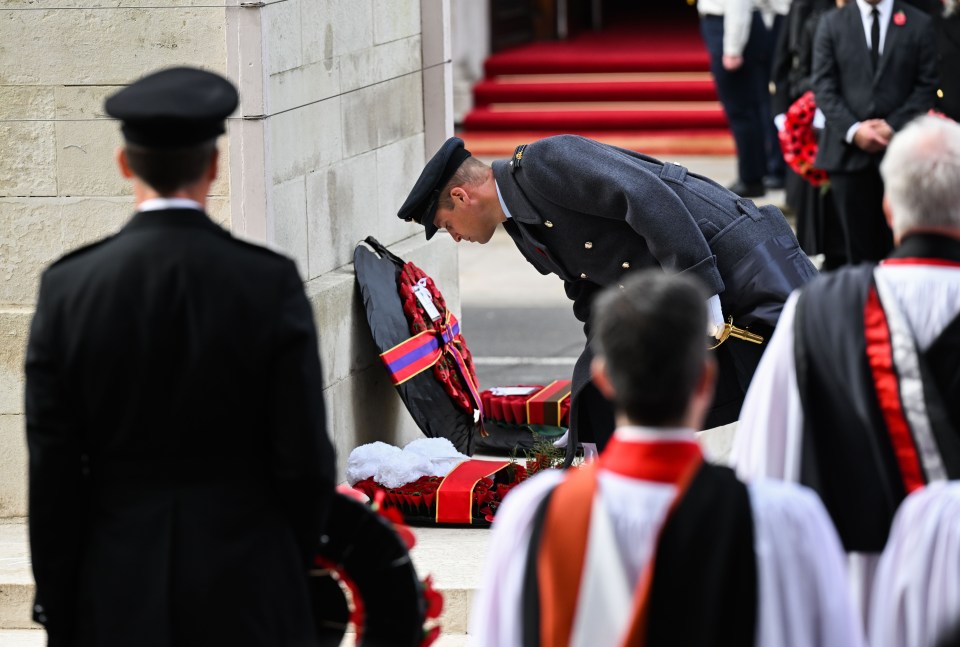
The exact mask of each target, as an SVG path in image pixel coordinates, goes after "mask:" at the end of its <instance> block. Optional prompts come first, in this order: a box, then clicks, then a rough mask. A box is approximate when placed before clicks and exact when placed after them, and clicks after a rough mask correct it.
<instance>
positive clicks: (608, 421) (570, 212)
mask: <svg viewBox="0 0 960 647" xmlns="http://www.w3.org/2000/svg"><path fill="white" fill-rule="evenodd" d="M397 215H398V216H399V217H400V218H402V219H404V220H412V221H416V222H419V223H420V224H422V225H423V226H424V228H425V230H426V237H427V239H428V240H429V239H430V238H431V237H432V236H433V235H434V234H435V233H436V232H437V230H438V229H445V230H446V231H447V232H448V233H449V234H450V235H451V236H452V237H453V239H454V240H455V241H457V242H460V241H461V240H467V241H469V242H475V243H481V244H483V243H486V242H488V241H489V240H490V238H491V237H492V236H493V233H494V231H495V230H496V228H497V227H498V226H499V225H501V224H502V225H503V226H504V228H505V229H506V230H507V232H508V233H509V234H510V237H511V238H512V239H513V241H514V243H515V244H516V245H517V248H518V249H519V250H520V252H521V253H522V254H523V255H524V257H525V258H526V259H527V260H528V261H529V262H530V263H531V264H532V265H533V266H534V267H535V268H536V269H537V270H538V271H539V272H540V273H542V274H549V273H552V274H556V275H557V276H559V277H560V278H561V279H563V281H564V287H565V289H566V293H567V296H568V297H569V298H570V299H571V300H572V301H573V312H574V315H575V316H576V317H577V318H578V319H579V320H580V321H582V322H583V323H584V332H585V334H586V336H587V339H588V340H589V338H590V308H591V303H592V301H593V298H594V296H595V295H596V294H597V293H598V292H599V291H600V290H601V289H602V288H603V287H605V286H608V285H615V284H619V283H620V282H622V277H623V275H625V274H626V273H628V272H630V271H632V270H636V269H641V268H649V267H660V268H662V269H663V270H664V271H665V272H672V273H678V272H686V273H689V274H693V275H694V276H697V277H698V278H700V279H701V280H702V281H703V283H704V284H705V285H706V287H707V289H708V291H709V293H710V294H711V295H712V296H711V297H710V299H709V301H708V311H709V312H710V322H711V323H710V326H709V330H708V331H707V332H708V334H710V335H713V336H715V337H717V338H721V337H722V336H723V334H724V331H725V326H724V323H725V318H724V317H725V315H726V316H729V317H732V318H733V323H734V324H735V325H736V326H738V327H741V328H748V329H749V330H750V331H752V332H755V333H757V334H759V335H761V336H763V337H764V339H767V338H769V336H770V333H771V332H772V330H773V327H774V326H775V325H776V322H777V318H778V317H779V315H780V310H781V308H782V307H783V302H784V301H785V300H786V298H787V296H788V295H789V294H790V292H791V291H793V289H794V288H796V287H798V286H799V285H802V284H803V283H805V282H807V281H808V280H809V279H811V278H813V277H814V276H815V275H816V269H815V268H814V267H813V265H812V264H811V263H810V261H809V259H808V258H807V257H806V255H805V254H804V253H803V251H802V250H801V249H800V246H799V244H798V243H797V239H796V237H795V236H794V234H793V232H792V230H791V229H790V226H789V225H788V224H787V222H786V221H785V220H784V218H783V214H781V213H780V211H779V210H778V209H777V208H776V207H773V206H770V205H767V206H764V207H760V208H758V207H757V206H756V205H755V204H754V203H753V202H752V201H750V200H747V199H744V198H740V197H739V196H737V195H736V194H734V193H732V192H731V191H729V190H727V189H725V188H723V187H721V186H720V185H719V184H717V183H715V182H713V181H712V180H709V179H707V178H705V177H702V176H699V175H695V174H693V173H689V172H688V171H687V169H686V168H684V167H682V166H678V165H677V164H671V163H664V162H661V161H659V160H656V159H654V158H652V157H648V156H646V155H642V154H639V153H635V152H632V151H628V150H624V149H621V148H616V147H614V146H608V145H606V144H601V143H599V142H596V141H592V140H589V139H585V138H583V137H577V136H574V135H559V136H556V137H548V138H545V139H542V140H539V141H537V142H534V143H532V144H528V145H524V146H519V147H517V149H516V151H515V152H514V154H513V156H512V157H511V158H510V159H507V160H497V161H495V162H493V165H492V167H491V166H488V165H486V164H484V163H483V162H480V161H479V160H477V159H476V158H474V157H472V156H471V155H470V152H469V151H467V150H466V149H465V148H464V145H463V141H462V140H460V139H458V138H456V137H452V138H450V139H448V140H447V141H446V142H445V143H444V145H443V146H442V147H441V148H440V150H439V151H438V152H437V153H436V155H434V156H433V158H431V160H430V161H429V162H428V163H427V165H426V166H425V167H424V170H423V172H422V173H421V175H420V178H419V179H418V180H417V182H416V184H415V185H414V187H413V189H412V191H411V192H410V195H409V196H408V197H407V200H406V201H405V202H404V204H403V206H402V207H401V208H400V211H399V212H398V214H397ZM663 339H664V343H669V341H670V332H669V331H664V337H663ZM762 352H763V345H762V344H760V345H757V344H753V343H750V342H747V341H743V340H740V339H730V340H728V341H725V342H724V343H722V344H721V345H720V346H719V347H718V348H717V350H716V358H717V360H718V363H719V366H720V379H719V382H718V386H717V391H716V394H715V398H714V405H713V409H712V410H711V412H710V415H709V416H708V418H707V421H706V425H705V426H706V427H707V428H709V427H714V426H718V425H721V424H726V423H729V422H733V421H735V420H736V419H737V416H738V415H739V412H740V405H741V404H742V402H743V395H744V393H745V392H746V389H747V386H748V385H749V382H750V378H751V377H752V376H753V372H754V370H755V369H756V365H757V363H758V362H759V360H760V355H761V353H762ZM591 359H592V356H591V353H590V346H589V344H587V345H585V347H584V350H583V353H582V354H581V356H580V358H579V359H578V361H577V364H576V366H575V368H574V373H573V402H572V409H571V416H570V421H571V436H572V439H573V440H576V439H578V438H579V440H581V441H585V442H596V443H597V445H598V446H599V448H600V449H602V448H603V446H604V445H605V443H606V440H607V438H609V436H610V434H611V433H612V432H613V429H614V420H613V411H612V409H611V407H610V405H609V403H608V402H607V401H606V400H605V399H604V398H603V397H602V396H601V395H600V393H599V392H598V391H597V390H596V389H595V388H594V387H593V385H592V384H591V383H590V376H589V369H590V361H591ZM575 445H576V443H575V442H572V443H570V444H569V445H568V447H570V448H572V447H575ZM568 456H569V452H568Z"/></svg>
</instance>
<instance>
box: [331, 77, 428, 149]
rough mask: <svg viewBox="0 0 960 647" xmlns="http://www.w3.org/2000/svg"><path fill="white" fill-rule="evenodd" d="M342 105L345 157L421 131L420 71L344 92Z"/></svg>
mask: <svg viewBox="0 0 960 647" xmlns="http://www.w3.org/2000/svg"><path fill="white" fill-rule="evenodd" d="M342 106H343V147H344V155H345V156H346V157H352V156H354V155H359V154H361V153H365V152H367V151H371V150H374V149H375V148H380V147H381V146H386V145H387V144H391V143H393V142H396V141H399V140H401V139H405V138H407V137H412V136H414V135H416V134H417V133H419V132H423V86H422V84H421V75H420V74H409V75H407V76H402V77H400V78H397V79H392V80H390V81H385V82H384V83H378V84H377V85H372V86H369V87H366V88H362V89H360V90H357V91H355V92H350V93H347V94H344V95H343V97H342Z"/></svg>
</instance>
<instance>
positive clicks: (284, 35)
mask: <svg viewBox="0 0 960 647" xmlns="http://www.w3.org/2000/svg"><path fill="white" fill-rule="evenodd" d="M307 2H308V3H309V2H316V0H307ZM263 20H264V25H265V31H266V34H265V35H264V38H265V39H266V42H267V45H268V47H267V49H266V51H267V52H268V55H267V56H265V59H266V62H267V70H266V71H267V74H276V73H277V72H283V71H284V70H290V69H293V68H296V67H300V66H301V65H302V64H303V46H302V42H301V39H300V30H301V23H300V0H285V1H284V2H278V3H274V4H268V5H267V6H266V7H264V9H263Z"/></svg>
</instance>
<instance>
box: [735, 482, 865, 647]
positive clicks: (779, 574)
mask: <svg viewBox="0 0 960 647" xmlns="http://www.w3.org/2000/svg"><path fill="white" fill-rule="evenodd" d="M748 487H749V492H750V503H751V507H752V510H753V522H754V550H755V551H756V555H757V581H758V589H757V599H758V601H759V608H758V610H757V639H756V644H757V645H777V646H778V647H811V646H813V645H817V646H818V647H864V646H865V644H866V643H865V640H864V636H863V625H862V622H861V618H860V615H859V613H858V612H857V609H856V606H855V605H854V603H853V600H852V598H851V596H850V592H849V589H848V587H847V579H846V565H845V559H844V553H843V548H842V547H841V545H840V539H839V537H837V533H836V530H834V528H833V524H832V523H831V522H830V518H829V517H828V516H827V511H826V509H824V507H823V504H822V503H821V502H820V498H819V497H818V496H817V495H816V494H815V493H814V492H813V491H811V490H809V489H807V488H805V487H803V486H799V485H795V484H789V483H782V482H777V481H767V480H760V481H757V482H755V483H751V484H750V485H749V486H748Z"/></svg>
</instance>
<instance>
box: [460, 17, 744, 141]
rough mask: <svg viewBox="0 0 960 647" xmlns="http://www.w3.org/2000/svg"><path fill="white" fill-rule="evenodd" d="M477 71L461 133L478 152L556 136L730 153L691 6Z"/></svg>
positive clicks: (497, 58) (509, 56) (514, 52)
mask: <svg viewBox="0 0 960 647" xmlns="http://www.w3.org/2000/svg"><path fill="white" fill-rule="evenodd" d="M691 11H692V10H691ZM484 69H485V71H486V78H485V79H483V80H482V81H480V82H479V83H477V84H476V86H475V87H474V90H473V93H474V109H473V110H472V111H470V112H469V113H468V114H467V115H466V116H465V117H464V119H463V123H462V124H461V128H460V132H458V135H459V136H461V137H463V138H464V140H465V141H466V143H467V147H468V148H469V149H470V150H471V151H474V152H475V153H477V154H483V155H490V156H502V155H508V154H510V153H511V152H512V150H513V148H512V147H509V149H508V148H507V146H508V145H509V144H510V143H511V142H513V141H517V138H518V137H519V136H523V137H524V138H525V139H524V141H517V143H525V142H528V141H532V139H535V138H538V137H539V136H546V135H548V134H557V133H577V134H583V135H588V136H592V137H594V138H599V139H603V140H604V141H608V142H609V143H613V144H616V145H620V146H623V147H625V148H632V149H635V150H641V151H643V152H646V153H650V154H654V155H669V154H672V153H676V154H708V155H716V154H721V155H729V154H733V153H734V147H733V141H732V138H731V137H730V134H729V130H728V129H727V122H726V118H725V116H724V114H723V110H722V108H721V106H720V104H719V102H718V101H717V97H716V90H715V87H714V84H713V79H712V77H711V76H710V73H709V57H708V55H707V51H706V49H705V47H704V45H703V41H702V40H701V37H700V32H699V27H698V23H697V20H696V12H695V11H692V13H687V14H685V15H680V16H677V15H674V16H670V17H664V16H662V15H661V16H654V17H653V18H651V19H649V20H644V19H643V18H642V17H634V18H632V19H631V20H628V21H618V22H617V24H614V25H611V26H610V27H608V28H606V29H604V30H602V31H599V32H593V31H587V32H584V33H581V34H578V35H576V36H574V37H572V38H570V39H569V40H566V41H547V42H536V43H531V44H529V45H523V46H520V47H516V48H513V49H510V50H506V51H503V52H498V53H496V54H494V55H492V56H490V58H488V59H487V61H486V63H485V65H484ZM641 147H646V148H641ZM475 149H476V150H475ZM481 150H482V151H483V152H482V153H481V152H479V151H481Z"/></svg>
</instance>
